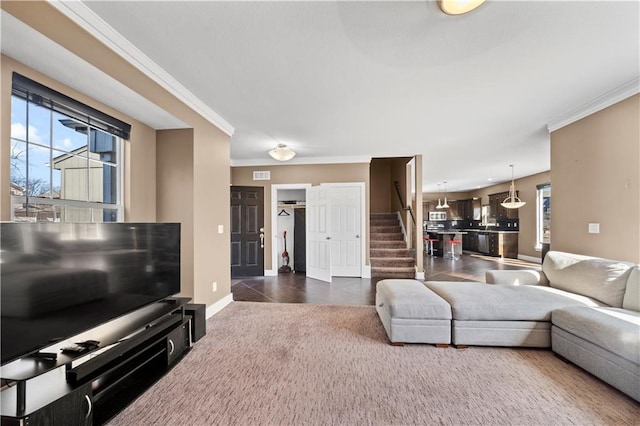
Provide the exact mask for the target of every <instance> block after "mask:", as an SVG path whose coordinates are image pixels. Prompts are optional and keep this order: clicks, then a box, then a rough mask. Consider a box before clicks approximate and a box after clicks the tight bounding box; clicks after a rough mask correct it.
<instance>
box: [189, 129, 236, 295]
mask: <svg viewBox="0 0 640 426" xmlns="http://www.w3.org/2000/svg"><path fill="white" fill-rule="evenodd" d="M229 155H230V145H229V136H227V135H226V134H224V133H223V132H222V131H220V130H219V129H218V128H216V127H215V126H211V125H209V126H199V127H196V128H195V129H194V138H193V156H194V161H193V182H194V186H193V196H194V203H193V209H194V217H193V222H194V247H193V250H194V257H193V262H194V269H195V270H194V283H196V284H195V285H194V295H193V296H194V300H197V301H199V303H206V304H210V303H213V302H216V301H218V300H220V298H221V297H224V296H226V295H228V294H230V293H231V255H230V250H231V249H230V247H231V238H230V235H231V234H230V233H229V231H230V219H229V216H230V209H229V206H230V202H231V195H230V190H229V185H230V183H231V182H230V180H229ZM218 226H222V229H223V232H222V233H219V232H218ZM213 282H216V283H217V291H216V292H215V293H214V292H213V291H212V283H213Z"/></svg>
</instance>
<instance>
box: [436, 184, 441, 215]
mask: <svg viewBox="0 0 640 426" xmlns="http://www.w3.org/2000/svg"><path fill="white" fill-rule="evenodd" d="M441 208H442V204H440V184H438V205H437V206H436V209H441Z"/></svg>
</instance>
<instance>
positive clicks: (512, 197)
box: [500, 164, 527, 209]
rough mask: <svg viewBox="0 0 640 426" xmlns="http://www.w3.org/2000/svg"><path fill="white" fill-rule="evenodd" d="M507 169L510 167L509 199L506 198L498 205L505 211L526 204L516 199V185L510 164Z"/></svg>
mask: <svg viewBox="0 0 640 426" xmlns="http://www.w3.org/2000/svg"><path fill="white" fill-rule="evenodd" d="M509 167H511V186H510V187H509V197H507V199H505V200H504V202H502V203H500V205H501V206H502V207H504V208H505V209H519V208H520V207H522V206H524V205H525V204H527V203H526V202H524V201H520V198H518V197H516V185H515V181H514V178H513V164H510V165H509Z"/></svg>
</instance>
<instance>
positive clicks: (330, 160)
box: [230, 153, 371, 167]
mask: <svg viewBox="0 0 640 426" xmlns="http://www.w3.org/2000/svg"><path fill="white" fill-rule="evenodd" d="M265 155H266V153H265ZM352 163H367V164H369V163H371V157H370V156H363V155H360V156H351V157H305V158H298V157H295V158H294V159H292V160H289V161H276V160H270V159H267V158H251V159H246V160H234V159H231V162H230V166H231V167H261V166H265V167H266V166H297V165H310V164H352Z"/></svg>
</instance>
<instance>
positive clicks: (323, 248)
mask: <svg viewBox="0 0 640 426" xmlns="http://www.w3.org/2000/svg"><path fill="white" fill-rule="evenodd" d="M300 190H302V191H304V192H302V193H301V194H298V195H297V196H295V197H292V196H290V194H294V193H296V191H300ZM271 191H272V192H271V204H272V205H271V217H272V220H271V223H272V224H278V223H279V222H282V223H285V222H286V221H287V218H288V217H287V216H285V213H286V212H288V211H289V210H288V209H286V208H285V209H284V210H285V213H283V216H285V217H282V216H279V214H280V213H282V212H283V207H288V206H286V205H284V206H283V204H282V201H283V200H288V201H290V202H291V203H294V202H299V203H300V204H302V205H304V207H305V208H304V214H305V217H304V239H302V241H304V243H303V244H305V246H304V251H303V250H300V251H299V252H298V249H302V246H300V244H301V243H296V242H295V241H291V240H289V231H288V234H287V244H288V252H289V254H291V251H292V250H291V248H290V247H292V246H291V245H289V244H290V243H291V242H293V244H294V245H293V250H294V251H296V252H297V258H298V259H300V256H302V253H304V256H305V259H306V261H305V270H306V274H307V276H308V277H310V278H316V279H319V280H322V281H326V282H331V277H332V276H341V277H369V276H370V275H369V273H368V271H367V270H366V269H367V267H366V265H365V258H364V257H365V255H366V252H367V251H366V243H367V242H366V238H365V236H366V224H367V221H366V217H365V215H366V211H365V210H366V209H365V184H364V183H363V182H353V183H351V182H349V183H328V184H321V185H319V186H315V187H312V186H311V184H283V185H277V184H274V185H272V186H271ZM283 194H286V195H283ZM298 207H300V205H298ZM289 212H290V211H289ZM290 213H291V212H290ZM300 213H302V212H300ZM289 220H290V221H292V219H289ZM276 226H277V228H276V229H277V230H278V231H279V232H277V233H276V234H275V235H274V237H276V238H274V239H273V241H272V251H271V252H272V265H273V266H272V268H273V269H272V270H271V271H267V272H266V275H277V271H278V268H279V267H280V266H281V263H282V258H281V256H280V255H281V253H282V250H283V248H282V241H283V235H282V229H280V225H276ZM294 228H295V235H301V234H302V231H303V230H302V229H301V226H294ZM283 229H284V228H283ZM295 259H296V256H295V255H294V260H295ZM294 269H295V267H294Z"/></svg>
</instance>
